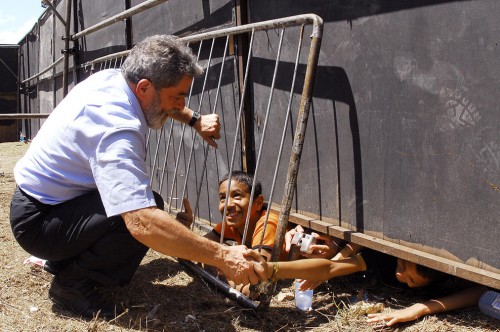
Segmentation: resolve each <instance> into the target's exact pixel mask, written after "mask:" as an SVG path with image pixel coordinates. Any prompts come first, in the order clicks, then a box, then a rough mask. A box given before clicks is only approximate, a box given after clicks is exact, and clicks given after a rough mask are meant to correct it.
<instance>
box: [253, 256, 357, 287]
mask: <svg viewBox="0 0 500 332" xmlns="http://www.w3.org/2000/svg"><path fill="white" fill-rule="evenodd" d="M245 255H246V256H248V257H251V258H253V259H255V260H257V261H259V263H260V264H261V265H262V266H264V270H265V273H266V276H267V278H268V279H271V280H273V281H275V280H278V279H308V280H312V281H325V280H328V279H330V278H334V277H339V276H343V275H347V274H351V273H355V272H358V271H364V270H366V265H365V262H364V260H363V259H362V258H361V257H360V256H355V257H349V258H346V259H342V260H339V261H331V260H329V259H323V258H310V259H300V260H296V261H288V262H267V261H266V260H265V259H264V258H263V257H262V256H261V255H260V254H259V253H258V252H257V251H255V250H248V251H247V253H246V254H245Z"/></svg>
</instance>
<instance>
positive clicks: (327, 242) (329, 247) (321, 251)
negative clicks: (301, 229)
mask: <svg viewBox="0 0 500 332" xmlns="http://www.w3.org/2000/svg"><path fill="white" fill-rule="evenodd" d="M311 235H312V236H314V237H316V238H317V239H318V240H320V241H323V244H313V245H311V247H310V248H311V249H312V250H313V252H312V253H310V254H308V253H307V252H303V253H301V254H302V256H304V257H307V258H326V259H330V258H332V257H333V256H334V255H335V254H336V253H337V252H338V251H339V246H338V245H337V243H335V242H334V241H333V238H332V237H331V236H328V235H323V234H321V235H320V234H317V233H311Z"/></svg>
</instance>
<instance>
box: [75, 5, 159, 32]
mask: <svg viewBox="0 0 500 332" xmlns="http://www.w3.org/2000/svg"><path fill="white" fill-rule="evenodd" d="M166 1H168V0H148V1H144V2H143V3H141V4H140V5H137V6H134V7H132V8H130V9H127V10H125V11H123V12H121V13H120V14H117V15H115V16H112V17H110V18H108V19H106V20H104V21H102V22H100V23H98V24H96V25H93V26H91V27H90V28H87V29H85V30H82V31H80V32H79V33H75V34H74V35H73V36H71V39H72V40H77V39H78V38H81V37H83V36H86V35H88V34H90V33H92V32H94V31H97V30H99V29H102V28H104V27H107V26H108V25H111V24H113V23H116V22H119V21H123V20H125V19H126V18H128V17H130V16H132V15H135V14H137V13H140V12H143V11H145V10H147V9H149V8H153V7H155V6H158V5H159V4H162V3H164V2H166Z"/></svg>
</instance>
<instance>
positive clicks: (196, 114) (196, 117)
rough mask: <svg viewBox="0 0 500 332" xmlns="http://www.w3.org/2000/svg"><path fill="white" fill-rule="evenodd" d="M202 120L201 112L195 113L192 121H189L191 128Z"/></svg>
mask: <svg viewBox="0 0 500 332" xmlns="http://www.w3.org/2000/svg"><path fill="white" fill-rule="evenodd" d="M199 118H201V114H200V113H199V112H195V111H193V116H192V117H191V121H189V126H190V127H192V126H194V124H195V123H196V121H198V119H199Z"/></svg>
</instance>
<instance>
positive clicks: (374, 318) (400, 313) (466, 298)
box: [367, 285, 486, 326]
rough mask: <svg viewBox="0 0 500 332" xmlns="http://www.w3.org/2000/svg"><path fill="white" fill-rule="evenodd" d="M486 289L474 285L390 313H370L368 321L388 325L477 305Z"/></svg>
mask: <svg viewBox="0 0 500 332" xmlns="http://www.w3.org/2000/svg"><path fill="white" fill-rule="evenodd" d="M485 291H486V287H484V286H479V285H478V286H473V287H470V288H467V289H464V290H461V291H459V292H457V293H454V294H451V295H448V296H445V297H442V298H439V299H436V300H430V301H426V302H423V303H415V304H414V305H412V306H411V307H408V308H405V309H401V310H396V311H393V312H390V313H378V314H368V320H367V322H368V323H377V322H380V321H384V322H387V323H386V325H387V326H391V325H394V324H396V323H401V322H409V321H412V320H416V319H418V318H420V317H422V316H424V315H429V314H435V313H438V312H447V311H452V310H456V309H462V308H466V307H470V306H474V305H477V303H478V301H479V298H480V297H481V295H482V294H483V293H484V292H485Z"/></svg>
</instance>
